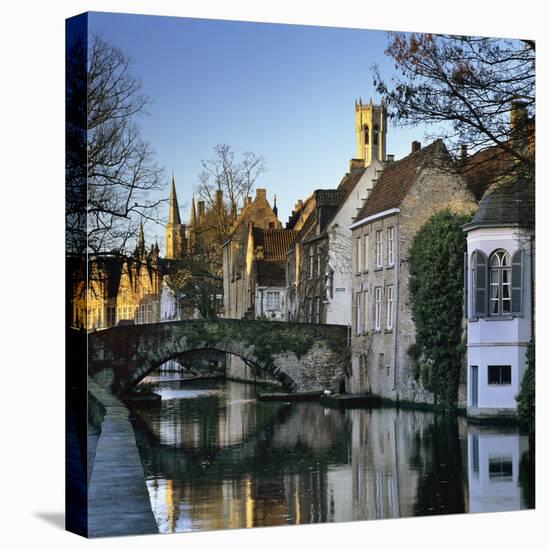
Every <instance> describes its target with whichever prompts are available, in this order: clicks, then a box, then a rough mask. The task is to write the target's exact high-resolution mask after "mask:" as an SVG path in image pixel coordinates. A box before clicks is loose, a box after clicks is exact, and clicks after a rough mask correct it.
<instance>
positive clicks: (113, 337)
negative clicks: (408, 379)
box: [88, 319, 350, 395]
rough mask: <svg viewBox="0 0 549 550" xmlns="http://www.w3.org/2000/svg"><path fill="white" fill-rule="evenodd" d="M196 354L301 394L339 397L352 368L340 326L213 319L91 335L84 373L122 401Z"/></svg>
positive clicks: (343, 328)
mask: <svg viewBox="0 0 549 550" xmlns="http://www.w3.org/2000/svg"><path fill="white" fill-rule="evenodd" d="M196 350H217V351H222V352H226V353H231V354H234V355H237V356H238V357H241V358H242V359H244V360H245V361H246V362H248V363H250V364H252V365H254V366H255V367H257V368H260V369H265V370H266V371H267V372H269V373H270V374H271V375H272V376H274V377H275V378H276V379H278V380H279V381H280V382H281V383H282V384H283V385H284V387H285V388H286V389H287V390H288V391H291V392H299V393H301V392H317V391H318V392H321V391H323V390H325V389H328V390H331V391H337V389H338V387H339V384H340V382H341V381H342V380H344V378H345V373H346V372H348V370H347V369H348V368H349V364H350V352H349V348H348V347H347V328H346V327H344V326H340V325H313V324H304V323H284V322H277V321H246V320H240V319H217V320H188V321H175V322H171V323H155V324H149V325H134V326H123V327H116V328H112V329H108V330H103V331H98V332H94V333H91V334H89V336H88V373H89V375H91V376H93V377H94V378H95V379H96V380H97V381H98V382H99V383H100V384H101V385H103V386H104V387H106V388H108V389H110V390H111V391H112V392H113V393H115V394H118V395H120V394H123V393H124V392H126V391H128V390H130V389H131V388H132V387H133V386H135V385H136V384H138V383H139V382H140V381H141V380H142V379H143V378H144V377H145V376H147V375H148V374H149V373H151V372H152V371H154V370H155V369H157V368H158V367H159V366H160V365H162V364H163V363H165V362H166V361H168V360H170V359H174V358H176V357H177V356H179V355H181V354H184V353H188V352H192V351H196Z"/></svg>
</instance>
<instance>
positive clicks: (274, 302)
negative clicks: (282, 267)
mask: <svg viewBox="0 0 549 550" xmlns="http://www.w3.org/2000/svg"><path fill="white" fill-rule="evenodd" d="M266 309H267V310H269V311H272V310H279V309H280V292H276V291H271V290H269V291H267V306H266Z"/></svg>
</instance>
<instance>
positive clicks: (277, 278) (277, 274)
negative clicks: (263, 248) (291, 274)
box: [255, 260, 286, 287]
mask: <svg viewBox="0 0 549 550" xmlns="http://www.w3.org/2000/svg"><path fill="white" fill-rule="evenodd" d="M255 268H256V272H257V286H279V287H284V286H286V271H285V262H284V261H269V260H256V262H255Z"/></svg>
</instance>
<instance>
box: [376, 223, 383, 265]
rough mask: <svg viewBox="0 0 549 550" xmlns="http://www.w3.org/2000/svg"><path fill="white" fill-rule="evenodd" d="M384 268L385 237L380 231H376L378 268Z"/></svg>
mask: <svg viewBox="0 0 549 550" xmlns="http://www.w3.org/2000/svg"><path fill="white" fill-rule="evenodd" d="M382 266H383V236H382V233H381V230H380V231H376V267H382Z"/></svg>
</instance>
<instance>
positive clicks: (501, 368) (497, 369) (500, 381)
mask: <svg viewBox="0 0 549 550" xmlns="http://www.w3.org/2000/svg"><path fill="white" fill-rule="evenodd" d="M488 384H489V385H490V386H509V385H510V384H511V365H488Z"/></svg>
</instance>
